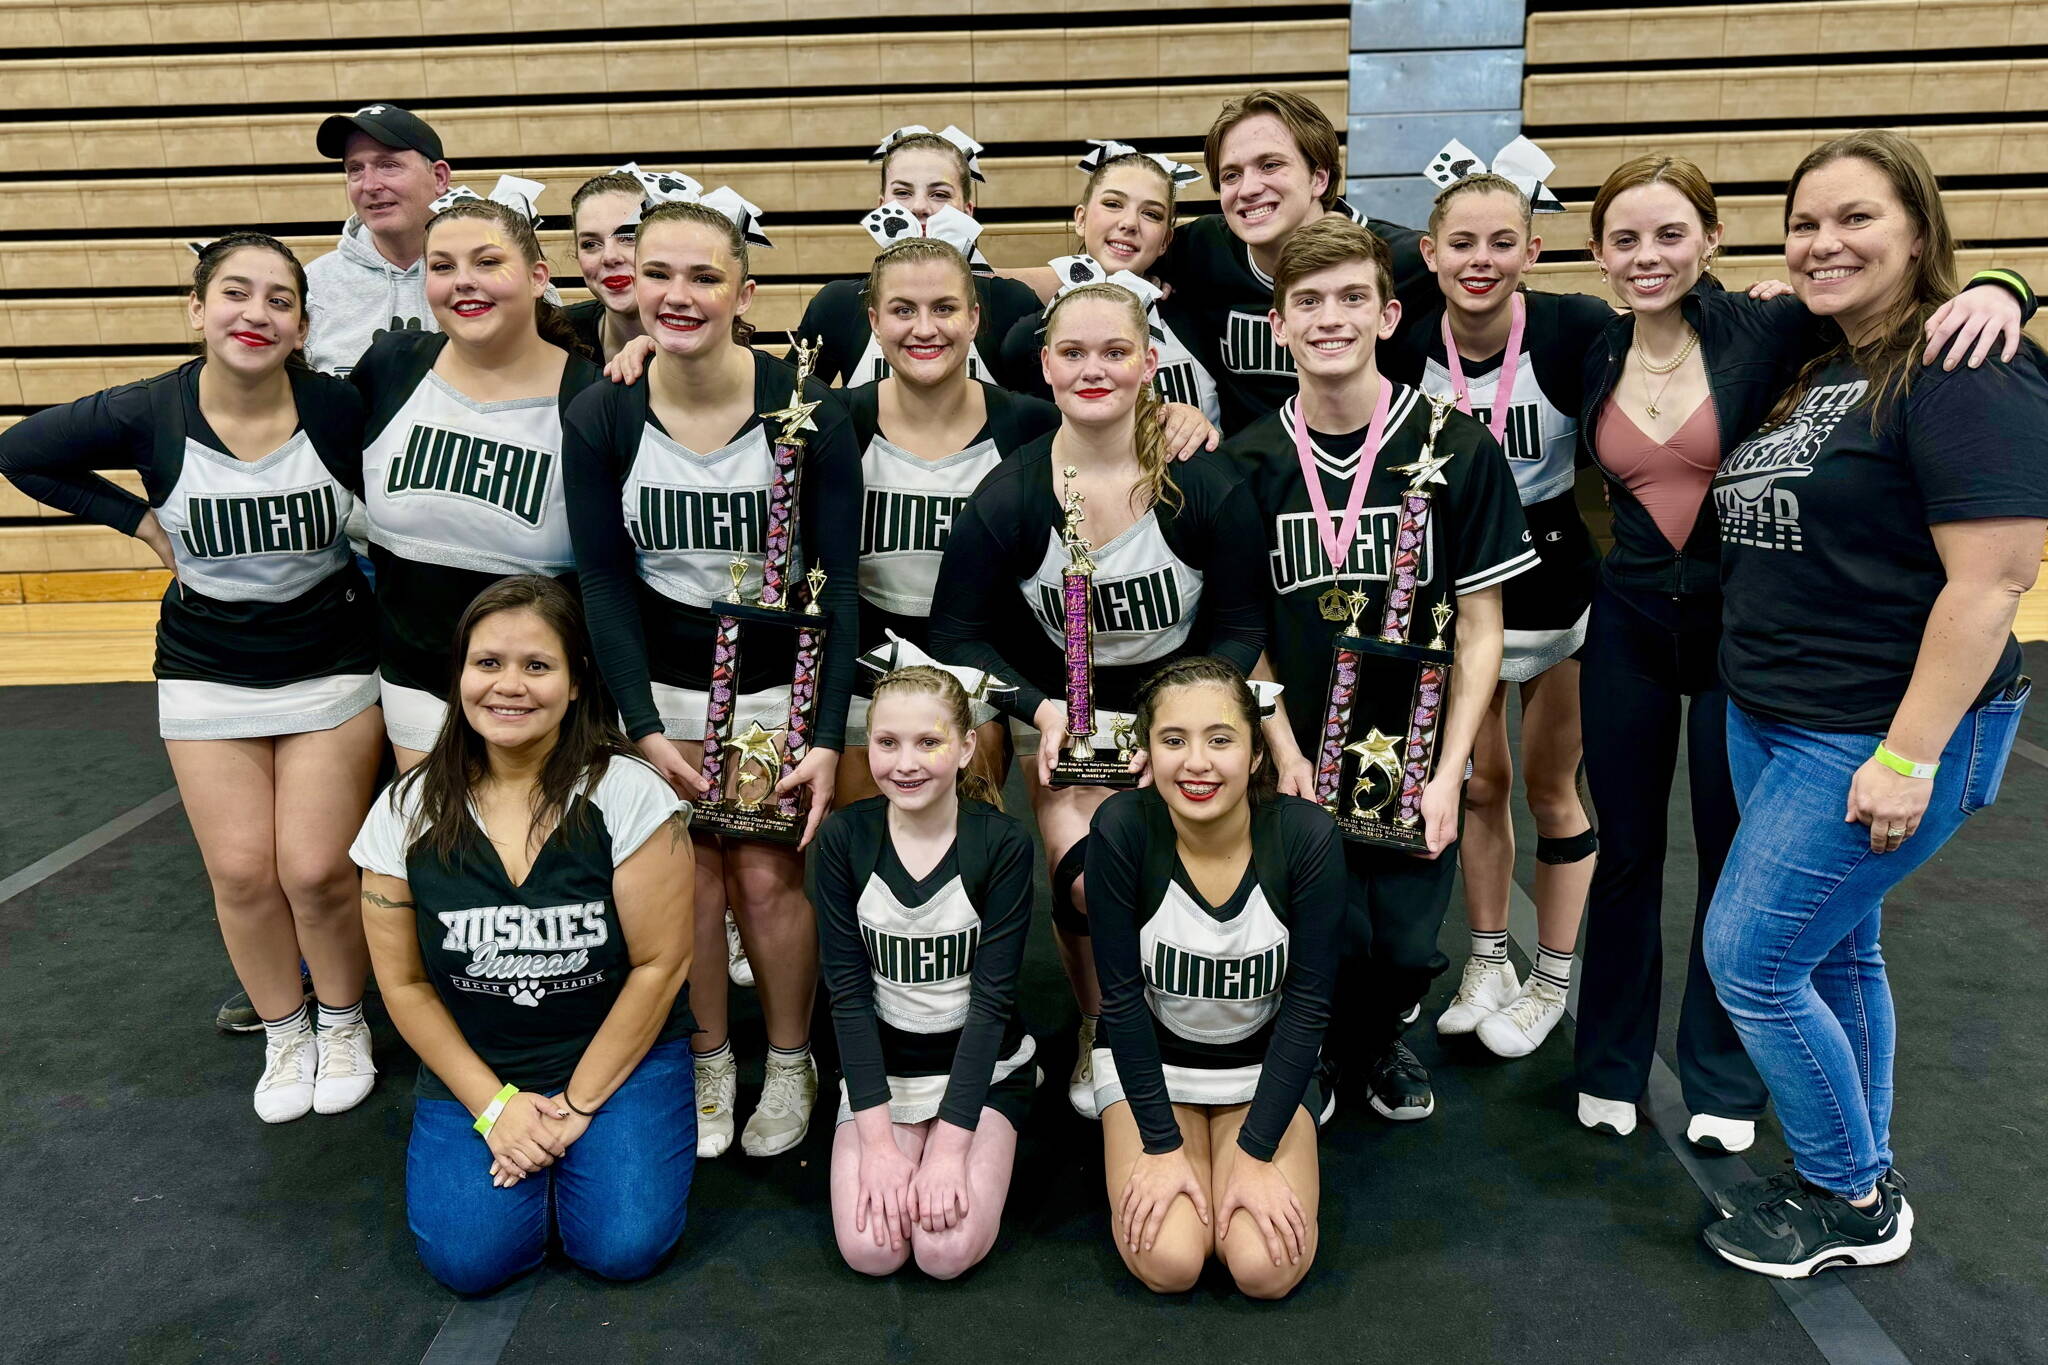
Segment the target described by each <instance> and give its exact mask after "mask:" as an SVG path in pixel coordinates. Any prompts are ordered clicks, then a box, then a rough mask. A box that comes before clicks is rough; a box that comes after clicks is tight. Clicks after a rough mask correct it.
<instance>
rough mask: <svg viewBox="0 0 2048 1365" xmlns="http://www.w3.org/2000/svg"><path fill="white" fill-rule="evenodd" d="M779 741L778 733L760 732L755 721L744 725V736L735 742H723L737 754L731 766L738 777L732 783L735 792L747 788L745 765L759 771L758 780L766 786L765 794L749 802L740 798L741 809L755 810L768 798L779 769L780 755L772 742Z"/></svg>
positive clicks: (774, 731)
mask: <svg viewBox="0 0 2048 1365" xmlns="http://www.w3.org/2000/svg"><path fill="white" fill-rule="evenodd" d="M780 738H782V731H780V730H764V729H762V728H761V722H760V721H758V720H757V721H754V722H753V723H752V724H750V725H748V726H747V731H746V733H745V734H743V735H741V736H740V737H739V738H737V739H733V740H728V741H726V744H725V747H726V748H728V749H730V750H732V751H733V752H734V753H735V754H737V755H739V759H738V761H737V763H735V765H734V772H735V773H736V774H738V775H739V780H738V782H737V783H736V784H735V790H737V789H738V788H739V787H744V786H746V785H747V782H748V780H749V776H748V774H747V772H746V768H747V765H748V764H749V763H751V764H753V765H754V766H755V767H756V768H758V769H759V770H760V776H761V780H762V781H763V782H764V783H765V784H766V786H767V791H763V792H762V793H761V794H760V795H758V796H756V797H754V798H752V799H751V800H749V799H748V798H746V797H744V796H742V797H741V798H740V809H741V810H756V809H758V808H759V807H760V805H761V803H762V802H763V801H765V800H767V799H768V792H770V791H773V790H774V789H775V779H776V775H777V774H778V773H779V772H780V771H781V769H782V754H781V753H780V752H779V751H778V750H777V749H776V747H775V741H776V740H778V739H780Z"/></svg>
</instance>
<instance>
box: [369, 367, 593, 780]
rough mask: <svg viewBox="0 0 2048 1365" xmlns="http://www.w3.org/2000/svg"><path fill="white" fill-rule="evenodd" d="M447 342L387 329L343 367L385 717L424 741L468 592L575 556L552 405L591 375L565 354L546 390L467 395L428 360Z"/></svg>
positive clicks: (426, 745)
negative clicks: (354, 394) (358, 447)
mask: <svg viewBox="0 0 2048 1365" xmlns="http://www.w3.org/2000/svg"><path fill="white" fill-rule="evenodd" d="M447 344H448V338H447V337H446V336H445V335H443V334H441V333H438V332H387V333H385V334H384V335H383V336H380V337H378V338H377V340H376V341H375V342H373V343H371V346H370V349H369V350H368V351H367V352H365V353H364V355H363V358H362V360H361V362H360V363H359V364H357V366H356V368H355V369H354V370H353V371H351V372H350V374H349V380H350V382H351V383H353V384H354V385H355V386H356V387H357V388H358V389H359V390H361V391H362V394H363V397H364V399H365V401H366V403H367V405H368V407H369V418H368V421H367V423H366V424H365V438H364V442H363V481H364V484H365V495H366V496H365V502H366V503H367V504H368V507H369V514H370V562H371V563H372V565H374V566H375V568H376V571H377V606H378V612H379V615H380V617H381V618H382V623H383V631H382V667H383V679H384V728H385V730H386V731H387V732H388V733H389V734H390V736H391V738H392V741H393V742H394V743H397V744H401V745H404V746H405V747H406V748H408V749H430V748H432V747H433V745H434V738H435V736H436V735H437V734H439V733H440V729H441V721H442V719H443V716H444V714H445V712H446V709H447V708H446V704H445V702H444V701H443V700H442V698H443V696H444V695H445V694H446V692H447V689H448V678H449V669H450V662H449V650H450V648H451V647H452V645H453V643H454V637H455V627H456V626H457V624H459V623H460V621H461V619H462V613H463V612H464V611H466V610H467V609H468V607H469V604H470V601H471V600H472V599H473V598H475V597H476V595H477V594H478V593H479V592H481V591H483V589H485V588H487V587H489V586H490V585H491V584H492V583H494V582H496V581H497V580H498V579H500V578H504V577H506V576H508V575H511V574H526V573H532V574H545V575H547V576H549V577H552V578H559V577H562V576H563V575H565V574H568V573H569V572H570V571H571V570H572V569H573V568H574V567H575V558H574V556H573V554H572V553H571V551H570V548H569V516H568V511H567V508H566V506H565V505H564V502H563V498H562V409H563V408H565V407H566V406H567V405H568V402H569V399H570V398H571V397H573V396H574V395H575V393H576V392H577V391H578V390H579V389H581V388H583V386H584V385H586V384H589V383H592V382H593V381H595V380H596V379H597V378H598V377H599V372H598V369H597V367H596V366H595V365H593V364H591V363H590V362H589V361H588V360H585V359H583V358H582V357H581V356H575V355H572V356H570V357H569V358H568V363H567V364H566V365H564V366H563V368H562V382H561V386H560V387H559V389H558V390H557V391H556V392H555V393H554V394H551V395H543V396H540V397H534V398H513V399H507V400H504V401H502V402H491V403H483V402H478V401H477V400H476V399H474V398H471V397H469V396H468V395H467V394H464V393H461V392H458V391H457V390H456V388H455V386H454V385H452V384H450V383H449V382H448V381H447V380H445V379H443V378H441V376H439V375H437V374H435V373H434V372H433V368H434V362H435V361H436V360H437V359H438V358H439V357H440V355H441V350H442V348H443V347H444V346H446V345H447Z"/></svg>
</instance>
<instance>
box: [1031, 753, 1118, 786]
mask: <svg viewBox="0 0 2048 1365" xmlns="http://www.w3.org/2000/svg"><path fill="white" fill-rule="evenodd" d="M1138 776H1139V775H1138V774H1137V773H1134V772H1132V771H1131V769H1130V760H1129V759H1128V758H1124V759H1118V758H1116V757H1114V756H1112V757H1109V758H1075V757H1073V756H1072V755H1071V754H1066V755H1062V756H1061V757H1060V760H1059V761H1058V762H1057V763H1055V764H1053V765H1052V783H1051V785H1052V786H1054V787H1113V788H1115V789H1116V790H1117V791H1129V790H1130V789H1131V788H1133V787H1135V786H1137V785H1138Z"/></svg>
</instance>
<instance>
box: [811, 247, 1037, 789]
mask: <svg viewBox="0 0 2048 1365" xmlns="http://www.w3.org/2000/svg"><path fill="white" fill-rule="evenodd" d="M867 297H868V301H869V302H868V325H869V326H870V327H871V328H872V329H873V330H874V334H875V338H876V340H877V341H878V342H879V343H880V344H881V347H882V355H883V357H884V359H885V360H886V361H887V362H888V366H889V371H890V373H889V377H888V378H886V379H883V380H882V381H880V382H879V383H875V384H864V385H862V386H861V387H859V388H857V389H849V390H847V391H846V394H845V403H846V408H847V412H848V414H849V415H850V416H851V418H852V422H853V436H854V444H855V445H856V446H857V447H858V448H859V450H860V451H861V487H862V499H861V501H862V509H863V510H862V517H861V541H860V647H861V651H862V652H863V653H866V652H867V651H868V650H871V649H875V648H877V647H880V646H886V645H887V644H888V643H889V641H890V637H891V636H892V635H893V636H895V637H896V638H899V639H902V640H907V641H909V642H910V643H911V644H913V645H916V646H918V647H919V648H921V649H922V648H925V647H928V646H929V644H930V635H931V630H930V619H929V618H930V616H931V611H932V590H933V588H934V587H935V586H936V584H937V581H938V577H939V559H940V556H941V554H942V553H943V552H944V550H945V548H946V539H947V536H948V535H949V534H950V533H951V530H952V526H953V520H954V518H955V517H957V516H958V515H959V513H960V509H961V508H962V507H963V506H965V505H966V502H967V498H968V495H969V494H971V493H973V492H974V490H975V488H976V487H977V486H979V485H980V483H981V481H982V480H983V479H984V478H986V477H987V476H988V474H989V473H990V471H992V470H994V469H995V468H996V466H997V465H999V464H1001V463H1002V462H1003V460H1004V458H1005V457H1006V456H1008V455H1009V454H1011V453H1012V452H1013V451H1017V450H1020V449H1022V448H1023V447H1025V446H1027V445H1029V444H1030V443H1031V442H1033V441H1035V440H1037V439H1039V438H1040V437H1042V436H1045V435H1048V434H1049V433H1051V431H1052V430H1053V429H1054V428H1055V427H1057V426H1058V425H1059V421H1060V414H1059V409H1058V408H1055V407H1054V406H1053V405H1052V404H1050V403H1047V402H1043V401H1041V400H1039V399H1036V398H1025V397H1022V396H1020V395H1018V394H1014V393H1010V392H1008V391H1007V390H1004V389H999V388H997V387H995V386H994V385H993V384H987V383H983V382H981V381H979V380H975V379H972V378H970V377H969V376H968V373H967V353H968V350H969V349H970V348H971V347H972V345H973V342H974V335H975V331H976V328H977V326H978V324H979V314H980V305H979V304H978V303H977V302H976V301H975V292H974V276H973V274H972V272H971V271H970V270H969V269H968V266H967V261H966V258H965V257H963V256H961V254H960V253H959V252H958V251H956V250H954V249H953V248H952V247H951V246H949V245H947V244H946V243H945V242H940V241H933V240H932V239H930V238H928V237H912V238H909V239H907V240H904V241H901V242H898V243H896V244H895V245H894V246H891V247H888V248H885V249H884V250H883V252H882V254H881V255H879V256H877V257H876V258H875V268H874V270H873V271H872V272H871V273H870V274H869V276H868V284H867ZM973 709H974V711H975V713H976V715H975V719H976V728H977V731H978V742H977V744H976V753H975V765H976V771H977V773H978V774H980V775H981V776H983V777H986V778H987V779H989V780H990V781H991V782H992V783H994V784H995V785H996V786H997V787H998V788H1000V786H1001V783H1002V773H1003V770H1004V766H1005V765H1004V755H1005V752H1006V743H1007V740H1008V734H1007V732H1006V731H1005V730H1004V729H1003V727H1002V725H1001V724H1000V723H999V722H998V721H997V720H996V719H995V711H994V709H993V708H992V707H990V706H989V705H987V703H985V702H979V701H977V702H975V703H974V704H973ZM867 710H868V703H867V699H866V698H865V697H859V696H856V697H854V698H853V700H852V704H851V708H850V710H849V711H848V714H847V720H846V732H847V733H846V737H847V749H846V755H845V757H844V758H842V759H841V760H840V764H839V791H840V792H841V793H842V795H843V797H844V799H846V800H849V801H851V800H855V799H858V798H859V797H863V796H873V795H874V794H875V793H876V790H877V789H876V787H875V784H874V782H873V781H872V780H871V779H870V778H869V775H868V755H867V752H866V749H865V746H866V744H867Z"/></svg>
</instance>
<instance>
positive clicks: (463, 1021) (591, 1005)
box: [349, 758, 692, 1100]
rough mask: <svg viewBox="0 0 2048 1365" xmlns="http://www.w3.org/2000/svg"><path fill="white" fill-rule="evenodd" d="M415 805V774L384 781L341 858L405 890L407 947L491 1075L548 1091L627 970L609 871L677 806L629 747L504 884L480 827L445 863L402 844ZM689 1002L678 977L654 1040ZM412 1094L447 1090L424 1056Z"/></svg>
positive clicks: (559, 1083)
mask: <svg viewBox="0 0 2048 1365" xmlns="http://www.w3.org/2000/svg"><path fill="white" fill-rule="evenodd" d="M414 771H415V772H418V771H419V770H418V769H415V770H414ZM419 804H420V783H419V781H418V780H417V779H414V780H410V781H408V780H406V779H404V778H401V779H400V780H398V781H397V782H394V783H392V784H391V786H390V787H388V788H386V789H385V792H384V794H383V795H382V796H380V797H378V798H377V804H376V805H374V806H372V807H371V808H370V815H369V818H368V819H367V820H365V821H364V822H363V828H362V832H361V833H360V834H358V835H357V836H356V841H355V845H354V846H353V847H352V848H350V849H349V857H350V858H351V859H353V860H354V861H355V864H356V866H358V867H360V868H363V869H364V870H366V871H369V872H377V873H381V874H382V875H384V876H386V877H399V878H402V879H403V880H404V881H405V882H406V883H407V885H408V886H409V888H410V889H411V891H412V901H413V905H414V907H415V910H414V918H415V921H416V923H417V925H418V930H419V942H420V959H421V961H422V962H423V963H424V965H425V966H426V970H427V979H428V980H429V981H431V982H432V983H433V986H434V993H435V994H437V995H439V996H440V997H441V1003H442V1004H444V1005H446V1006H447V1007H448V1013H449V1014H450V1015H451V1016H453V1017H454V1019H455V1026H456V1028H458V1029H460V1030H461V1031H462V1037H463V1041H465V1042H467V1043H468V1044H469V1046H470V1048H471V1049H472V1050H473V1051H474V1052H475V1053H476V1055H477V1056H478V1057H480V1058H482V1059H483V1061H484V1063H485V1064H486V1065H487V1066H489V1067H490V1068H491V1070H492V1071H494V1072H496V1073H497V1076H498V1079H499V1080H500V1081H501V1082H503V1083H505V1084H507V1085H516V1086H518V1087H519V1088H520V1089H521V1090H531V1091H534V1092H536V1093H538V1094H544V1095H552V1094H555V1093H557V1092H559V1091H560V1090H561V1089H562V1087H564V1086H566V1085H567V1084H568V1083H569V1077H570V1076H571V1075H573V1074H574V1073H575V1070H576V1063H577V1062H578V1060H580V1059H581V1058H582V1056H583V1050H584V1049H585V1048H586V1047H588V1046H590V1040H591V1039H592V1038H593V1037H595V1036H596V1035H597V1030H598V1028H599V1027H600V1026H602V1025H603V1023H604V1021H605V1016H607V1015H608V1014H610V1013H611V1009H612V1003H613V1002H614V1001H616V1000H617V999H618V998H619V991H620V989H621V988H622V987H624V985H625V983H626V975H627V973H628V972H630V971H631V970H632V968H633V960H632V954H631V952H630V951H629V946H628V944H627V942H626V936H625V933H624V930H623V927H622V926H621V924H620V921H619V911H618V904H617V902H616V901H615V900H614V898H613V896H612V873H613V871H614V869H616V868H617V867H618V865H619V864H620V863H623V862H625V861H626V859H628V858H630V857H632V856H633V854H634V853H635V852H637V851H638V850H639V849H640V847H641V845H643V844H645V843H646V842H647V840H648V839H649V838H651V837H654V836H655V835H656V834H657V832H658V831H659V830H660V829H661V826H662V825H663V824H664V823H665V822H666V821H667V820H668V818H669V817H670V816H671V815H673V814H675V813H676V812H677V811H679V810H681V811H687V810H688V809H689V806H688V805H687V803H685V802H683V801H680V800H678V799H677V798H676V794H675V792H674V791H673V790H672V789H671V788H670V787H669V785H668V783H667V782H666V781H665V780H663V778H662V777H661V775H660V774H658V773H656V772H655V771H654V769H652V768H650V767H648V766H647V765H646V764H645V763H642V762H641V761H640V760H639V759H637V758H614V759H611V760H610V761H609V762H607V763H606V765H605V768H604V771H603V772H602V773H601V774H600V775H599V776H598V777H597V779H596V780H595V781H594V782H592V781H587V780H586V783H585V785H584V787H583V790H582V791H581V792H580V793H579V794H578V795H576V796H574V797H572V798H571V799H570V803H569V805H570V808H569V810H568V811H567V812H565V814H564V817H563V819H562V821H561V823H560V824H558V825H557V826H556V827H555V830H554V832H553V833H552V834H550V835H549V836H548V838H547V842H546V843H544V844H542V845H541V849H540V852H539V854H538V855H536V856H535V858H534V860H533V866H532V868H531V869H529V870H528V872H527V874H526V880H525V881H523V882H521V883H519V885H517V886H514V885H513V884H512V879H511V878H510V877H509V876H508V875H507V874H506V872H505V865H504V863H503V862H501V861H500V860H499V858H498V852H497V850H496V849H495V848H493V847H491V843H490V840H488V839H487V838H485V837H484V836H483V834H482V833H481V831H473V834H474V848H473V850H472V851H471V852H470V853H469V854H468V855H466V856H464V857H462V858H459V859H457V860H456V861H455V862H454V863H453V864H452V865H451V864H450V863H449V862H448V861H447V860H445V859H443V858H442V857H441V856H440V855H439V854H437V853H433V852H431V851H429V850H427V849H425V848H415V847H414V846H413V839H412V833H413V831H412V822H413V818H414V815H415V814H416V813H417V812H418V810H419ZM470 818H471V820H472V821H473V820H474V819H475V812H474V809H472V811H471V814H470ZM689 1002H690V988H689V985H688V983H685V984H684V986H683V988H682V990H680V991H678V992H677V993H676V999H675V1004H674V1005H672V1006H671V1007H670V1008H669V1013H668V1019H667V1021H666V1022H664V1023H663V1024H662V1026H661V1031H660V1032H659V1033H658V1034H656V1035H655V1039H654V1041H655V1042H657V1043H666V1042H672V1041H674V1040H675V1039H677V1038H686V1037H688V1036H689V1035H690V1032H691V1029H692V1024H691V1021H690V1003H689ZM415 1093H417V1094H418V1095H419V1096H420V1098H422V1099H434V1100H447V1099H453V1098H455V1097H454V1096H453V1095H452V1094H450V1093H449V1090H448V1087H447V1086H446V1085H444V1084H442V1082H441V1079H440V1077H438V1076H436V1075H434V1073H433V1072H431V1071H429V1070H427V1068H426V1065H425V1064H424V1063H422V1064H421V1066H420V1075H419V1083H418V1085H417V1087H416V1089H415Z"/></svg>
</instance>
